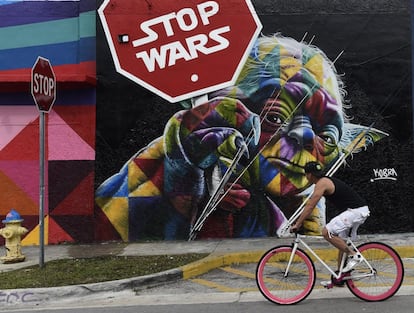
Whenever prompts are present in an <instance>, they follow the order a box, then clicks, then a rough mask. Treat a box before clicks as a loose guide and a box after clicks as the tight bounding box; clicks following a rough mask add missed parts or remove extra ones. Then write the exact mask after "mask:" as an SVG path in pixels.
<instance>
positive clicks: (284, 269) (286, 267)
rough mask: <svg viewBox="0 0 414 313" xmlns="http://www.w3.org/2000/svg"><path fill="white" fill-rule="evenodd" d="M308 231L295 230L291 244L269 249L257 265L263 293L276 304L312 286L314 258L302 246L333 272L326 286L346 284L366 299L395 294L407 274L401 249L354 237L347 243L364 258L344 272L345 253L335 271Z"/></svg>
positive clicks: (297, 298) (296, 299)
mask: <svg viewBox="0 0 414 313" xmlns="http://www.w3.org/2000/svg"><path fill="white" fill-rule="evenodd" d="M306 237H310V236H305V235H300V234H298V233H295V238H294V240H293V243H292V245H280V246H276V247H274V248H272V249H270V250H268V251H267V252H266V253H265V254H264V255H263V256H262V257H261V258H260V260H259V263H258V264H257V268H256V283H257V286H258V288H259V290H260V292H261V293H262V295H263V296H264V297H265V298H266V299H267V300H269V301H270V302H273V303H276V304H283V305H287V304H296V303H298V302H300V301H302V300H304V299H305V298H306V297H307V296H308V295H309V294H310V293H311V292H312V290H313V288H314V286H315V280H316V270H315V265H314V261H313V260H312V259H311V258H310V257H309V255H308V254H307V252H305V251H304V250H303V249H302V247H300V246H303V247H304V248H305V249H306V250H307V251H308V252H309V253H311V255H312V256H314V257H315V258H316V260H318V261H319V262H321V264H322V265H323V266H324V267H325V268H326V269H327V270H328V272H329V273H330V274H331V283H330V284H328V285H327V286H325V287H326V288H328V289H330V288H333V287H334V286H339V285H343V284H346V286H347V287H348V289H349V290H350V291H351V292H352V293H353V294H354V295H355V296H356V297H358V298H360V299H362V300H365V301H371V302H372V301H383V300H386V299H388V298H390V297H392V296H393V295H394V294H395V293H396V292H397V291H398V289H399V288H400V286H401V284H402V281H403V278H404V266H403V263H402V261H401V258H400V256H399V255H398V253H397V252H396V251H395V250H394V249H393V248H392V247H390V246H388V245H387V244H384V243H381V242H366V243H363V244H361V245H359V246H356V245H355V244H354V243H353V241H352V240H351V238H348V239H347V244H348V245H349V246H350V247H352V248H353V249H354V250H355V251H356V252H359V253H361V255H362V261H361V262H360V263H359V264H358V265H356V266H355V267H354V268H353V269H352V270H351V271H349V272H345V273H344V272H342V269H343V268H344V267H345V263H346V257H347V256H346V254H343V256H342V259H341V263H340V270H339V271H338V272H335V271H334V270H333V269H332V268H331V267H330V266H329V265H328V264H326V263H325V262H324V261H323V260H322V259H321V257H319V256H318V255H317V253H316V252H315V251H314V250H313V249H312V248H311V247H310V246H309V245H308V244H307V243H306V242H305V241H304V239H305V238H306Z"/></svg>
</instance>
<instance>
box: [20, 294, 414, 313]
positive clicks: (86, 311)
mask: <svg viewBox="0 0 414 313" xmlns="http://www.w3.org/2000/svg"><path fill="white" fill-rule="evenodd" d="M200 298H201V297H200ZM204 299H205V301H201V302H207V303H186V304H168V305H166V304H164V305H157V304H153V305H140V304H133V303H132V302H131V301H130V299H129V300H128V299H124V300H125V303H122V301H116V303H112V304H111V305H109V306H105V305H103V304H101V305H99V304H98V303H96V304H95V306H94V307H84V306H83V304H80V305H77V306H76V305H75V306H65V305H61V306H60V308H51V309H45V308H34V309H31V310H27V309H25V310H13V311H12V312H14V313H29V312H40V311H41V312H47V313H78V312H79V311H80V309H82V313H98V312H99V313H106V312H107V313H136V312H140V313H167V312H168V313H194V312H195V310H197V313H211V312H227V313H244V312H253V311H254V312H255V313H268V312H270V311H273V310H274V311H279V310H281V309H282V308H281V307H280V306H277V305H275V304H272V303H270V302H268V301H266V300H264V299H263V300H259V301H247V302H244V301H243V300H240V301H236V302H233V301H231V302H222V301H223V300H221V301H218V302H217V303H214V299H208V297H205V298H204ZM210 300H213V302H211V303H208V302H209V301H210ZM217 300H219V299H217ZM413 306H414V297H412V296H410V295H408V296H396V297H393V298H391V299H389V300H387V301H384V302H373V303H370V302H363V301H361V300H358V299H357V298H329V299H308V300H305V301H303V302H301V303H299V304H296V305H292V306H283V312H285V313H290V312H295V313H296V312H299V311H300V312H302V313H314V312H330V313H331V312H335V311H338V310H341V309H340V308H346V309H343V310H344V311H346V312H364V313H395V312H398V313H408V312H410V313H411V312H412V311H413Z"/></svg>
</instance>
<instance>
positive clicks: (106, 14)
mask: <svg viewBox="0 0 414 313" xmlns="http://www.w3.org/2000/svg"><path fill="white" fill-rule="evenodd" d="M98 13H99V16H100V19H101V22H102V26H103V29H104V31H105V35H106V38H107V41H108V44H109V47H110V50H111V54H112V58H113V60H114V64H115V67H116V70H117V72H119V73H120V74H122V75H124V76H126V77H128V78H129V79H131V80H133V81H135V82H136V83H138V84H139V85H141V86H143V87H145V88H147V89H149V90H151V91H152V92H154V93H156V94H157V95H159V96H161V97H163V98H165V99H167V100H168V101H170V102H177V101H181V100H185V99H188V98H192V97H196V96H199V95H202V94H205V93H208V92H211V91H214V90H218V89H220V88H224V87H228V86H231V85H233V84H234V82H235V80H236V79H237V76H238V74H239V72H240V70H241V68H242V67H243V64H244V62H245V60H246V59H247V57H248V54H249V52H250V50H251V48H252V46H253V44H254V41H255V39H256V38H257V36H258V35H259V33H260V31H261V28H262V25H261V23H260V21H259V19H258V17H257V14H256V12H255V10H254V7H253V5H252V3H251V2H250V0H213V1H211V0H188V1H177V0H151V1H144V0H122V1H121V0H105V1H104V2H103V3H102V5H101V7H100V8H99V10H98Z"/></svg>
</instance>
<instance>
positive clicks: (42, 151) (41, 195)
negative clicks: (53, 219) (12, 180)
mask: <svg viewBox="0 0 414 313" xmlns="http://www.w3.org/2000/svg"><path fill="white" fill-rule="evenodd" d="M39 160H40V173H39V246H40V255H39V266H40V268H43V267H44V262H45V225H44V215H45V213H44V212H45V210H44V198H45V112H43V111H40V112H39Z"/></svg>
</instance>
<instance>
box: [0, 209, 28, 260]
mask: <svg viewBox="0 0 414 313" xmlns="http://www.w3.org/2000/svg"><path fill="white" fill-rule="evenodd" d="M2 222H3V224H4V225H5V227H4V228H2V229H0V235H1V236H3V237H4V238H5V239H6V242H5V248H6V256H4V257H1V258H0V260H1V261H2V262H3V263H17V262H22V261H24V260H25V258H26V257H25V256H24V255H23V254H22V252H21V240H22V236H23V235H24V234H26V233H27V231H28V230H27V229H26V228H25V227H22V226H21V224H22V222H23V219H22V218H21V217H20V214H19V213H18V212H16V211H15V210H14V209H12V210H11V211H10V212H9V213H8V214H7V215H6V219H5V220H3V221H2Z"/></svg>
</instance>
